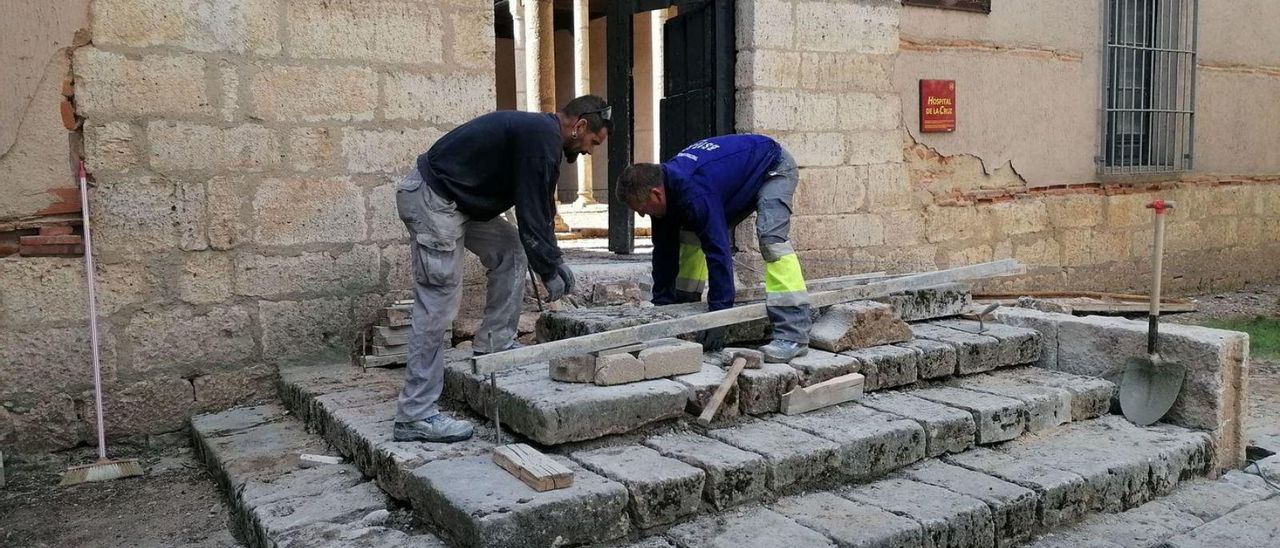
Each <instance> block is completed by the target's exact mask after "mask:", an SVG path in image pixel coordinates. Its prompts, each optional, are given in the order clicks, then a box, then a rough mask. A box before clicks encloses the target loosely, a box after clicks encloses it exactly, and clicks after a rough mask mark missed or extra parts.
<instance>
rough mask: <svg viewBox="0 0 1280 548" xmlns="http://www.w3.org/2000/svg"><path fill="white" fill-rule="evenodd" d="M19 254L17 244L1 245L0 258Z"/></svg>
mask: <svg viewBox="0 0 1280 548" xmlns="http://www.w3.org/2000/svg"><path fill="white" fill-rule="evenodd" d="M17 252H18V244H16V243H0V257H8V256H9V255H13V254H14V253H17Z"/></svg>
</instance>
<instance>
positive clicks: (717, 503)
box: [644, 434, 768, 510]
mask: <svg viewBox="0 0 1280 548" xmlns="http://www.w3.org/2000/svg"><path fill="white" fill-rule="evenodd" d="M644 444H645V445H647V446H649V447H652V448H654V449H656V450H657V451H658V452H659V453H662V454H663V455H666V456H668V457H671V458H674V459H678V460H680V461H683V462H685V463H688V464H691V465H693V466H697V467H698V468H701V469H702V471H703V472H706V480H705V482H704V490H703V491H704V492H703V497H704V499H705V500H706V501H707V502H708V503H710V504H711V506H712V507H713V508H716V509H717V510H723V509H725V508H729V507H731V506H737V505H739V504H742V503H744V502H747V501H751V500H756V499H759V498H760V497H762V496H763V495H764V493H765V487H766V483H767V480H768V477H767V476H768V467H767V464H766V462H765V458H764V457H762V456H760V455H757V454H755V453H749V452H747V451H743V450H741V449H738V448H736V447H734V446H732V445H729V444H727V443H724V442H721V441H717V440H713V439H711V438H707V437H704V436H699V435H697V434H667V435H663V436H657V437H652V438H649V439H648V440H645V442H644Z"/></svg>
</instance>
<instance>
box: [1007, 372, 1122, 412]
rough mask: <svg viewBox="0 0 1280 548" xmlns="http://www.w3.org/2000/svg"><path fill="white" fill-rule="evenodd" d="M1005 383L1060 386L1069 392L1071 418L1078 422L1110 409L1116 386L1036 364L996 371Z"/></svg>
mask: <svg viewBox="0 0 1280 548" xmlns="http://www.w3.org/2000/svg"><path fill="white" fill-rule="evenodd" d="M997 375H998V376H999V377H1000V378H1001V379H1004V380H1006V381H1009V382H1019V383H1024V384H1030V385H1034V386H1043V387H1052V388H1060V389H1062V390H1066V391H1067V392H1070V393H1071V420H1073V421H1081V420H1086V419H1092V418H1095V417H1101V416H1102V415H1105V414H1107V413H1108V412H1109V411H1110V409H1111V397H1112V396H1114V395H1115V393H1116V385H1114V384H1112V383H1111V382H1109V381H1107V380H1105V379H1099V378H1096V377H1085V376H1081V375H1072V374H1070V373H1063V372H1061V371H1052V370H1049V369H1043V368H1040V367H1018V368H1013V369H1006V370H1003V371H1000V372H999V373H998V374H997Z"/></svg>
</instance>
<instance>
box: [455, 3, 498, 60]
mask: <svg viewBox="0 0 1280 548" xmlns="http://www.w3.org/2000/svg"><path fill="white" fill-rule="evenodd" d="M493 17H494V15H493V11H492V10H488V9H479V10H468V11H456V12H454V13H452V14H450V15H449V26H450V29H451V31H452V32H451V37H452V38H453V41H452V47H451V48H450V50H449V53H450V57H449V59H450V62H451V63H454V64H456V65H458V66H462V67H467V68H472V69H477V70H489V69H492V68H493V65H494V56H495V52H494V50H495V47H494V44H495V40H494V24H493Z"/></svg>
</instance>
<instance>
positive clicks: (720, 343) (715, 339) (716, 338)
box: [694, 327, 724, 352]
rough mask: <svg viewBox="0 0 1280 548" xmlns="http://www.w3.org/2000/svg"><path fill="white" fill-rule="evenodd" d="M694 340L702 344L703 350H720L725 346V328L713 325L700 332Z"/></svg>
mask: <svg viewBox="0 0 1280 548" xmlns="http://www.w3.org/2000/svg"><path fill="white" fill-rule="evenodd" d="M694 340H695V342H697V343H698V344H701V345H702V351H703V352H718V351H720V349H722V348H724V328H723V327H713V328H711V329H708V330H706V331H703V332H701V333H698V336H697V337H696V338H695V339H694Z"/></svg>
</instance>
